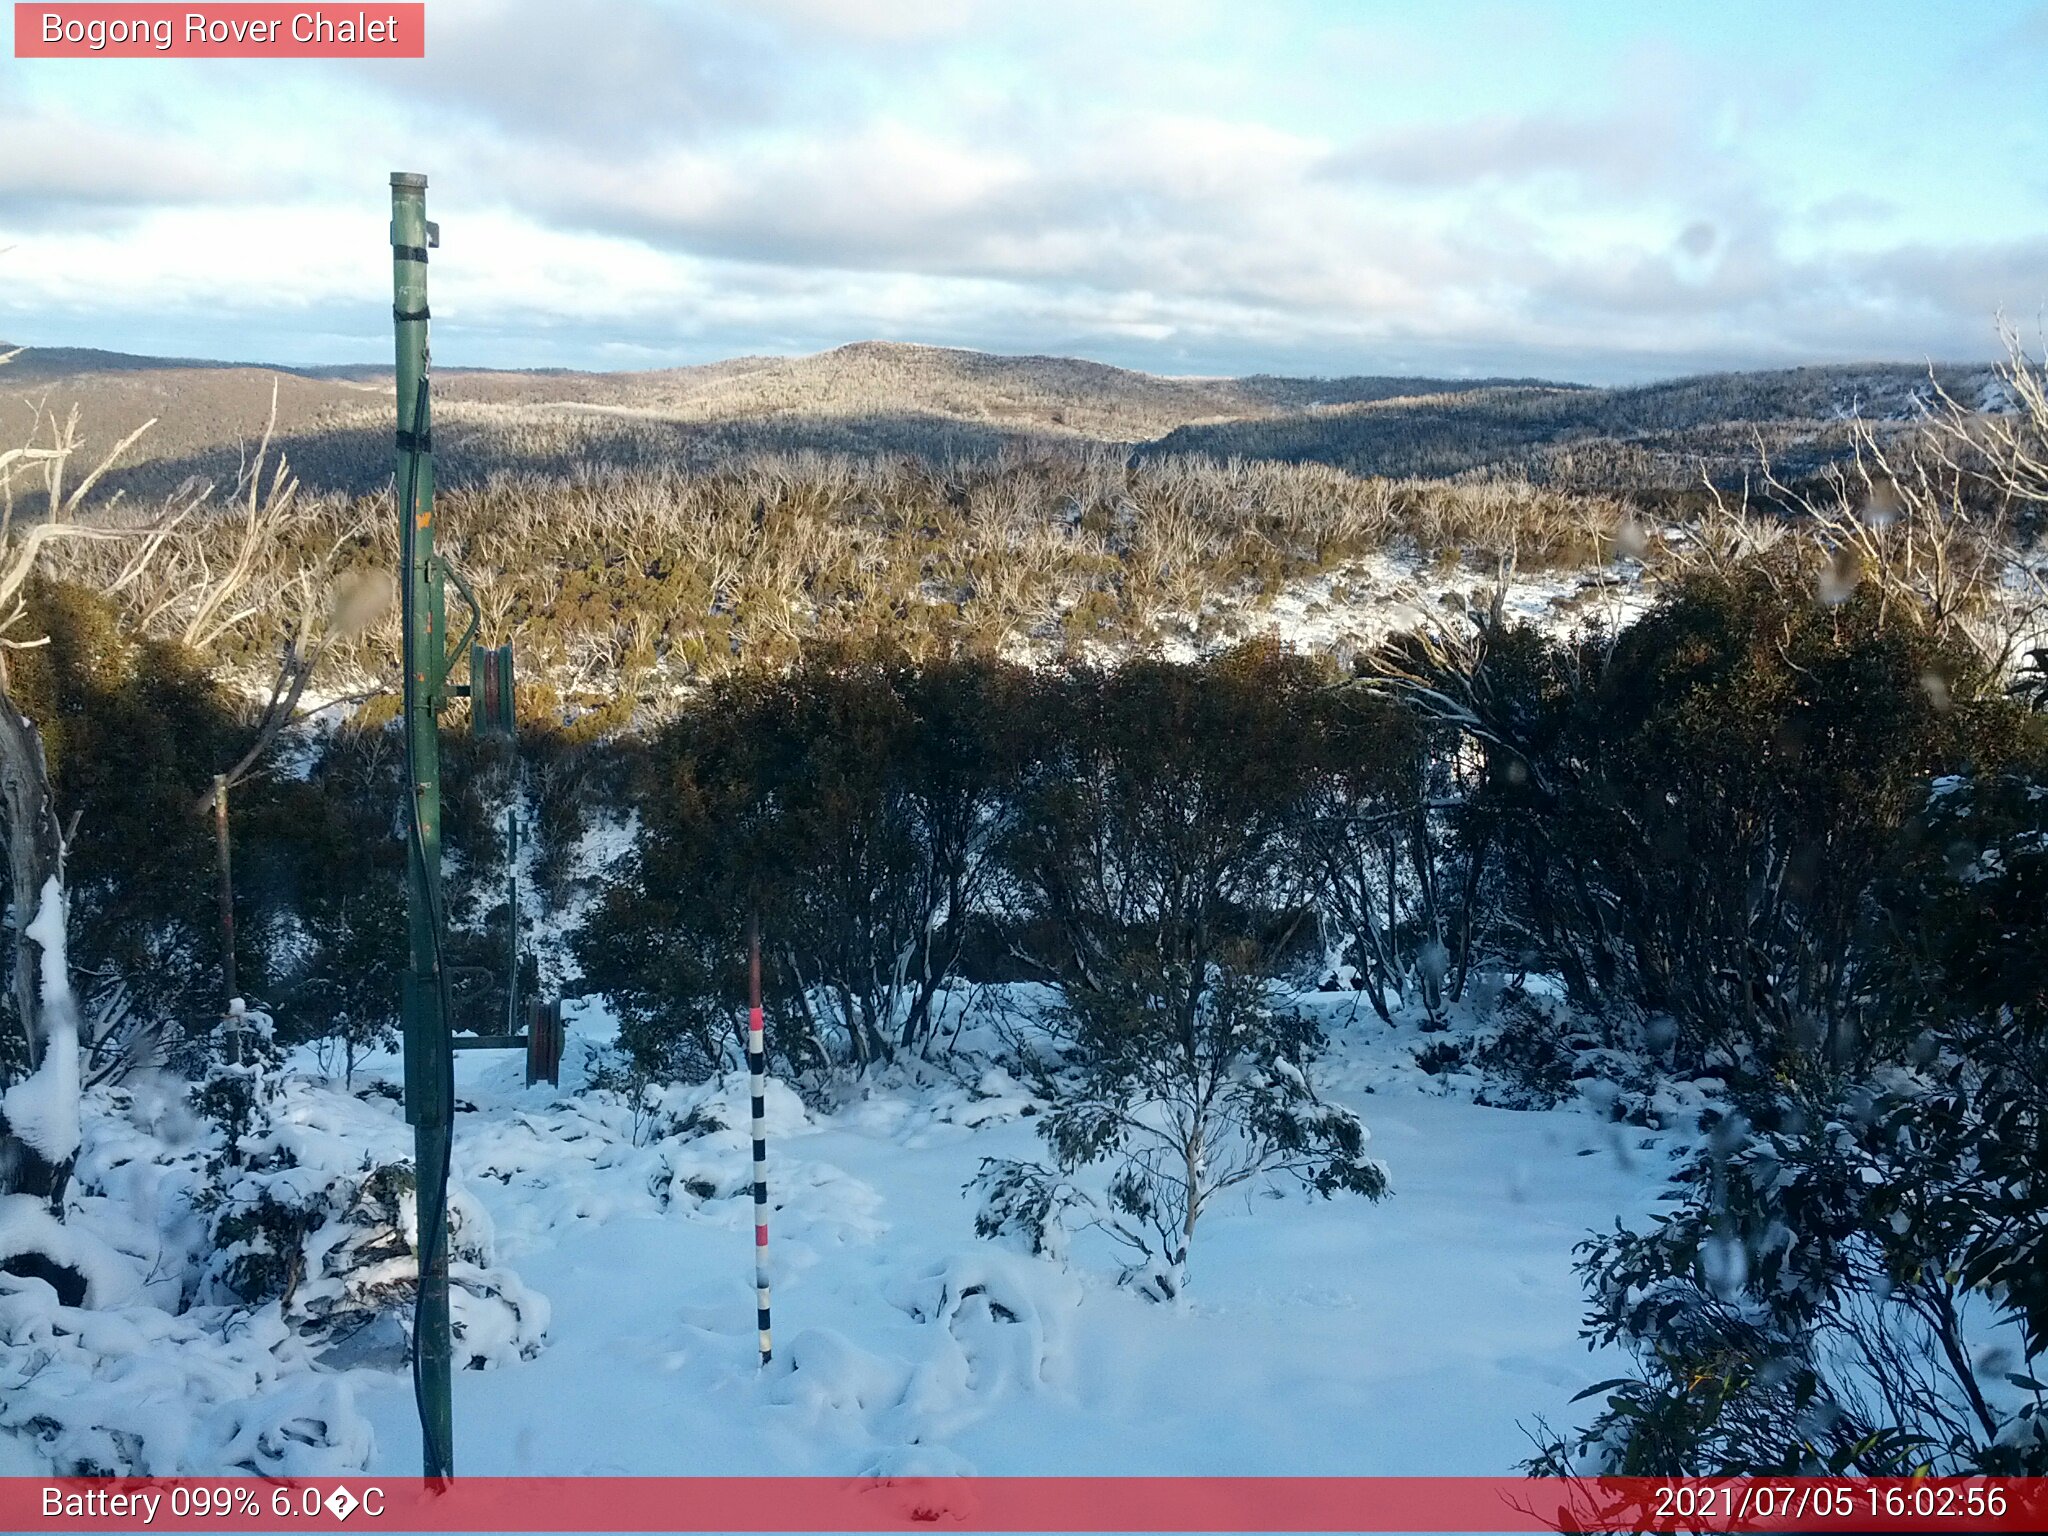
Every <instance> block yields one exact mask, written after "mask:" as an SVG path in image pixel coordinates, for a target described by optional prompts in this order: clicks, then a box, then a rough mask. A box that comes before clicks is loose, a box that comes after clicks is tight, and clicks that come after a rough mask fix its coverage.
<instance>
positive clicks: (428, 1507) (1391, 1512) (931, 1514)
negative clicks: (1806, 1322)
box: [0, 1477, 2048, 1536]
mask: <svg viewBox="0 0 2048 1536" xmlns="http://www.w3.org/2000/svg"><path fill="white" fill-rule="evenodd" d="M0 1530H6V1531H16V1532H34V1531H377V1532H400V1531H518V1532H527V1531H565V1532H566V1531H575V1532H582V1531H677V1532H680V1531H692V1532H695V1531H749V1532H752V1531H962V1532H965V1531H1055V1532H1079V1531H1145V1532H1154V1531H1200V1532H1216V1531H1243V1532H1263V1531H1361V1532H1363V1531H1373V1532H1380V1531H1502V1532H1518V1531H1556V1530H1578V1531H1659V1532H1663V1531H1674V1532H1675V1531H1699V1532H1720V1531H1726V1532H1751V1531H1755V1532H1766V1531H1840V1532H1843V1533H1845V1536H1846V1533H1850V1532H1867V1531H1957V1532H1962V1531H2035V1532H2048V1479H2042V1478H2004V1479H1998V1478H1924V1479H1885V1478H1877V1479H1872V1478H1796V1477H1783V1478H1763V1477H1758V1478H1719V1479H1661V1478H1603V1479H1585V1480H1577V1479H1552V1478H1481V1477H1383V1478H1373V1477H902V1478H823V1477H593V1478H568V1477H563V1478H546V1477H531V1478H522V1477H472V1478H459V1479H456V1480H455V1481H453V1482H452V1483H449V1484H447V1485H445V1486H443V1487H440V1488H435V1487H432V1486H429V1485H427V1484H425V1483H423V1482H421V1481H420V1480H419V1479H418V1478H406V1477H385V1478H378V1477H349V1478H311V1479H302V1480H301V1479H294V1480H289V1481H280V1482H270V1481H263V1480H258V1479H253V1478H244V1479H237V1478H69V1479H64V1478H59V1479H36V1478H20V1477H17V1478H0Z"/></svg>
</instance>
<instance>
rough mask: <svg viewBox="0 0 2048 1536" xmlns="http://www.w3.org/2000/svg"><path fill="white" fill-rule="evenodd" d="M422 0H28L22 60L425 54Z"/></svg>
mask: <svg viewBox="0 0 2048 1536" xmlns="http://www.w3.org/2000/svg"><path fill="white" fill-rule="evenodd" d="M426 51H427V8H426V6H425V5H424V4H419V3H413V4H375V3H372V4H368V5H363V4H356V5H270V4H211V5H206V4H202V5H122V4H118V3H113V4H110V3H91V4H76V5H64V4H56V5H25V4H20V3H17V4H16V5H15V7H14V56H15V57H16V58H18V59H178V58H185V59H419V58H424V57H426Z"/></svg>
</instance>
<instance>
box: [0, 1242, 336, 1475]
mask: <svg viewBox="0 0 2048 1536" xmlns="http://www.w3.org/2000/svg"><path fill="white" fill-rule="evenodd" d="M88 1299H92V1298H90V1297H89V1298H88ZM223 1321H224V1319H223V1318H222V1316H221V1315H220V1314H219V1313H218V1312H215V1311H212V1310H208V1309H202V1310H200V1311H196V1312H188V1313H186V1314H184V1315H182V1316H176V1315H173V1314H171V1313H169V1312H165V1311H163V1310H161V1309H160V1308H157V1307H154V1306H149V1305H146V1304H143V1305H128V1306H118V1307H113V1308H106V1309H102V1308H98V1307H90V1308H88V1307H70V1306H65V1305H64V1304H63V1303H61V1302H60V1301H59V1300H58V1299H57V1295H56V1293H55V1291H54V1290H52V1289H51V1287H50V1286H49V1285H48V1284H46V1283H44V1282H43V1281H40V1280H30V1279H20V1278H17V1277H15V1276H12V1275H0V1472H7V1473H14V1474H21V1475H26V1474H36V1473H55V1474H57V1475H60V1476H106V1475H125V1474H131V1473H139V1474H149V1475H157V1476H167V1477H168V1476H209V1477H217V1476H220V1475H222V1474H223V1473H229V1474H232V1473H236V1472H244V1473H249V1474H253V1475H256V1476H261V1477H322V1476H333V1475H336V1474H339V1473H344V1472H355V1471H360V1470H361V1469H362V1467H363V1466H364V1464H365V1462H366V1461H367V1460H368V1458H369V1454H370V1426H369V1424H368V1422H367V1421H366V1420H364V1419H363V1418H362V1416H361V1415H360V1414H358V1413H357V1412H356V1411H355V1408H354V1406H353V1403H352V1400H351V1395H350V1392H349V1389H348V1386H347V1384H346V1383H345V1381H343V1379H342V1378H340V1377H338V1376H335V1375H332V1374H329V1373H323V1372H316V1371H315V1369H314V1362H313V1358H312V1354H311V1351H310V1349H309V1347H308V1346H307V1344H306V1343H305V1342H304V1341H303V1340H301V1339H300V1338H299V1337H298V1336H297V1334H296V1333H295V1331H294V1330H293V1329H292V1328H291V1327H290V1326H289V1325H288V1324H286V1323H285V1322H284V1321H283V1319H281V1318H280V1317H279V1316H278V1315H277V1313H276V1312H275V1311H261V1312H257V1313H255V1314H253V1315H248V1316H244V1317H241V1318H239V1319H237V1321H236V1324H235V1326H233V1327H222V1326H221V1324H222V1323H223Z"/></svg>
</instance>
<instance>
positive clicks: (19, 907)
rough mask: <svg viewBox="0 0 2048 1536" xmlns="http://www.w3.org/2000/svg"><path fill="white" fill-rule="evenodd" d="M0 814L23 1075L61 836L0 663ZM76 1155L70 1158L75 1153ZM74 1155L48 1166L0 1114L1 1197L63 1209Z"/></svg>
mask: <svg viewBox="0 0 2048 1536" xmlns="http://www.w3.org/2000/svg"><path fill="white" fill-rule="evenodd" d="M0 814H4V816H5V818H6V836H7V873H8V876H9V914H10V916H11V918H12V920H13V924H14V976H13V986H12V995H13V1002H14V1017H15V1024H16V1027H17V1028H18V1029H19V1030H20V1031H21V1036H22V1042H23V1044H24V1046H25V1047H26V1055H27V1070H28V1071H29V1072H34V1071H36V1070H37V1068H39V1067H41V1066H42V1064H43V1057H44V1055H45V1053H46V1052H45V1048H46V1045H47V1043H48V1040H49V1032H48V1029H47V1021H46V1020H45V1018H44V1013H43V989H42V969H43V966H42V960H43V956H42V946H41V945H40V944H38V943H37V942H36V940H35V938H34V937H33V936H32V935H31V934H30V932H29V929H30V927H31V926H32V925H33V924H34V922H35V920H36V914H37V912H38V910H39V909H40V908H41V905H42V902H43V893H44V891H45V890H46V889H47V888H48V887H49V884H50V882H51V881H52V880H54V881H56V883H57V889H58V890H59V891H61V890H62V889H63V887H64V836H63V832H62V830H61V829H60V828H59V826H58V824H57V808H56V805H55V802H54V799H53V797H52V795H51V793H50V769H49V760H48V759H47V758H46V757H45V756H44V755H43V738H42V733H41V732H40V731H38V730H37V729H36V728H35V726H34V725H33V724H31V723H30V722H29V721H28V720H26V719H24V718H23V717H22V713H21V710H20V708H19V707H18V706H17V705H16V704H15V702H14V698H13V695H12V694H10V693H9V692H8V691H7V686H6V668H5V663H4V661H0ZM74 1155H75V1154H74ZM71 1163H72V1157H71V1156H66V1157H64V1158H62V1159H61V1160H59V1161H57V1162H51V1161H50V1160H49V1159H48V1158H46V1157H44V1156H43V1154H42V1153H41V1152H39V1151H38V1150H37V1149H36V1148H35V1147H33V1146H31V1145H30V1144H29V1143H28V1142H27V1141H26V1140H24V1139H23V1138H22V1137H21V1136H20V1135H19V1134H17V1132H16V1130H15V1128H14V1127H12V1126H10V1125H8V1124H7V1123H6V1115H5V1112H4V1110H0V1194H27V1195H35V1196H36V1197H38V1198H39V1199H41V1200H43V1201H45V1202H47V1203H48V1204H49V1205H50V1207H51V1209H52V1210H57V1209H59V1208H60V1207H61V1205H62V1203H63V1197H64V1185H65V1183H66V1182H67V1181H68V1180H69V1178H70V1176H71Z"/></svg>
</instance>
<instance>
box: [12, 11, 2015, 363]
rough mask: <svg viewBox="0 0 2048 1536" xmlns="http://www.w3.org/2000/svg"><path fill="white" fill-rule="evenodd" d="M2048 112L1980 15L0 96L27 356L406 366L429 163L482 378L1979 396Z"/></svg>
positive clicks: (1194, 15)
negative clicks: (915, 357)
mask: <svg viewBox="0 0 2048 1536" xmlns="http://www.w3.org/2000/svg"><path fill="white" fill-rule="evenodd" d="M2044 80H2048V4H2041V3H2024V4H2023V3H2003V4H2001V3H1990V0H1975V3H1972V4H1970V5H1967V6H1964V5H1929V4H1925V3H1919V4H1909V3H1865V4H1859V5H1854V6H1851V5H1848V4H1844V3H1829V4H1805V5H1801V4H1790V3H1779V4H1768V5H1767V4H1728V3H1721V4H1716V5H1713V6H1696V5H1679V4H1675V3H1674V4H1625V3H1621V0H1614V3H1582V4H1566V3H1548V4H1546V3H1541V0H1524V3H1518V4H1507V3H1436V4H1429V5H1396V4H1390V3H1380V4H1372V3H1364V0H1357V3H1348V4H1345V3H1336V0H1327V3H1308V0H1295V3H1287V0H1267V3H1259V4H1254V3H1251V0H1236V3H1229V4H1225V3H1209V0H1040V3H1037V4H1031V5H1025V4H1022V3H1000V4H999V3H995V0H745V3H740V0H733V3H730V4H714V3H708V0H706V3H692V4H681V3H676V4H665V3H651V0H650V3H627V0H578V3H576V4H574V5H567V4H559V3H545V0H524V3H515V0H430V3H429V6H428V57H427V58H426V59H425V60H424V61H417V62H390V63H376V64H362V63H341V62H318V61H307V62H301V61H277V62H269V61H262V62H256V61H200V60H190V61H176V60H171V61H166V60H143V61H105V62H101V61H70V60H64V61H50V60H17V59H13V58H11V57H8V58H0V247H4V248H6V249H4V251H0V337H5V338H8V339H11V340H16V341H26V342H30V343H37V344H43V345H64V344H69V345H91V346H103V347H112V348H118V349H122V350H128V351H144V352H173V353H180V354H190V355H199V356H210V357H235V358H259V359H264V360H274V361H280V362H290V363H312V362H332V361H357V360H367V359H375V358H379V357H381V356H382V355H383V354H384V352H385V350H386V349H387V348H388V345H389V341H388V335H387V331H386V329H385V325H386V317H387V313H388V284H389V267H388V260H387V257H386V254H385V251H384V245H383V241H384V219H385V217H386V207H387V205H386V197H387V193H386V190H385V188H386V182H385V177H386V173H387V172H388V171H390V170H393V169H414V170H424V171H426V172H428V173H429V174H430V175H431V177H432V179H433V187H432V191H431V193H430V213H431V214H432V215H433V216H434V217H436V218H437V219H439V220H440V222H441V223H442V226H443V229H444V244H443V249H442V251H441V252H440V253H439V256H438V258H437V261H436V265H435V267H434V274H433V281H434V311H435V343H436V356H437V359H438V360H439V361H440V362H442V363H443V364H450V365H454V364H479V365H489V366H576V367H652V366H664V365H670V364H676V363H686V362H698V361H706V360H710V359H713V358H717V357H725V356H731V355H734V354H738V353H749V352H773V353H788V352H804V351H812V350H816V349H819V348H822V347H827V346H833V345H837V344H839V343H841V342H846V341H852V340H857V339H861V338H865V337H875V336H879V337H886V338H890V339H894V340H904V341H927V342H934V343H939V344H944V345H955V346H975V347H986V348H991V349H994V350H1001V351H1044V352H1059V353H1076V354H1080V355H1084V356H1090V357H1097V358H1101V359H1103V360H1106V361H1110V362H1115V363H1121V364H1125V365H1127V366H1132V367H1139V368H1146V369H1150V370H1154V371H1159V372H1175V373H1243V372H1255V371H1272V372H1296V373H1303V372H1306V373H1376V372H1393V373H1409V372H1429V373H1447V374H1453V375H1464V374H1474V373H1503V372H1505V373H1517V374H1521V373H1536V374H1543V375H1548V376H1552V377H1571V378H1579V379H1586V380H1592V381H1608V380H1624V379H1637V378H1647V377H1657V376H1664V375H1670V374H1674V373H1682V372H1690V371H1695V370H1700V369H1709V368H1720V367H1744V366H1763V365H1776V364H1783V363H1794V362H1824V361H1849V360H1863V359H1873V358H1892V359H1905V360H1915V361H1917V360H1921V359H1925V358H1930V357H1932V358H1940V359H1966V358H1976V357H1985V356H1989V355H1991V354H1992V353H1993V352H1995V350H1996V345H1997V338H1996V334H1995V327H1996V323H1997V317H1998V316H1999V315H2000V314H2003V315H2004V316H2005V317H2006V318H2007V319H2008V320H2009V321H2010V322H2011V323H2013V324H2014V325H2015V326H2016V327H2017V328H2018V329H2019V330H2020V332H2021V333H2022V335H2023V336H2028V337H2033V336H2038V335H2039V333H2040V330H2041V327H2042V322H2043V316H2044V312H2048V86H2044V84H2043V82H2044ZM230 253H233V256H232V259H231V257H230Z"/></svg>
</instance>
